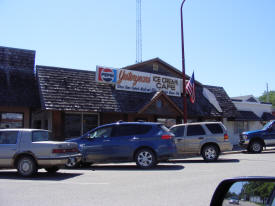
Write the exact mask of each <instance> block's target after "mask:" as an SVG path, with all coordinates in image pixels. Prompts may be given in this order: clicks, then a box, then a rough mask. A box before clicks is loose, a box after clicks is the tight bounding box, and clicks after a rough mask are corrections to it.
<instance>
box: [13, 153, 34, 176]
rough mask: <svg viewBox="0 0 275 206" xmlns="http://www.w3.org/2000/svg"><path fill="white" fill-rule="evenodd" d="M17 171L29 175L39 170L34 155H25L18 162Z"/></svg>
mask: <svg viewBox="0 0 275 206" xmlns="http://www.w3.org/2000/svg"><path fill="white" fill-rule="evenodd" d="M17 171H18V173H19V174H20V175H21V176H24V177H29V176H32V175H34V174H35V173H36V172H37V165H36V163H35V161H34V159H33V158H32V157H29V156H23V157H21V158H20V159H19V160H18V162H17Z"/></svg>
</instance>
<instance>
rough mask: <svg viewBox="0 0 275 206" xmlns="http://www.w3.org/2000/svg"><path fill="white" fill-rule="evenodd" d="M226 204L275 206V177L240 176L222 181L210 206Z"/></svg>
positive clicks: (223, 205) (224, 205)
mask: <svg viewBox="0 0 275 206" xmlns="http://www.w3.org/2000/svg"><path fill="white" fill-rule="evenodd" d="M226 205H247V206H254V205H268V206H275V178H273V177H238V178H232V179H226V180H224V181H222V182H221V183H220V184H219V185H218V187H217V188H216V190H215V192H214V195H213V196H212V200H211V203H210V206H226Z"/></svg>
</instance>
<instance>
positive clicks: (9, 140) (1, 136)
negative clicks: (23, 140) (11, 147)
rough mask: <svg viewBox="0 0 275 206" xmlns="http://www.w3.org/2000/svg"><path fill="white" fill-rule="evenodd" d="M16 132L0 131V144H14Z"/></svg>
mask: <svg viewBox="0 0 275 206" xmlns="http://www.w3.org/2000/svg"><path fill="white" fill-rule="evenodd" d="M17 136H18V132H16V131H4V132H0V144H16V142H17Z"/></svg>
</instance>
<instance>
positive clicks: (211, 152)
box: [205, 147, 216, 160]
mask: <svg viewBox="0 0 275 206" xmlns="http://www.w3.org/2000/svg"><path fill="white" fill-rule="evenodd" d="M205 156H206V157H207V159H209V160H212V159H215V158H216V150H215V149H213V148H211V147H209V148H207V150H206V151H205Z"/></svg>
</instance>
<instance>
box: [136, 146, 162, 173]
mask: <svg viewBox="0 0 275 206" xmlns="http://www.w3.org/2000/svg"><path fill="white" fill-rule="evenodd" d="M135 161H136V164H137V166H138V167H140V168H143V169H147V168H152V167H154V166H155V165H156V163H157V162H156V156H155V154H154V152H153V151H152V150H150V149H141V150H138V151H137V153H136V155H135Z"/></svg>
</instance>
